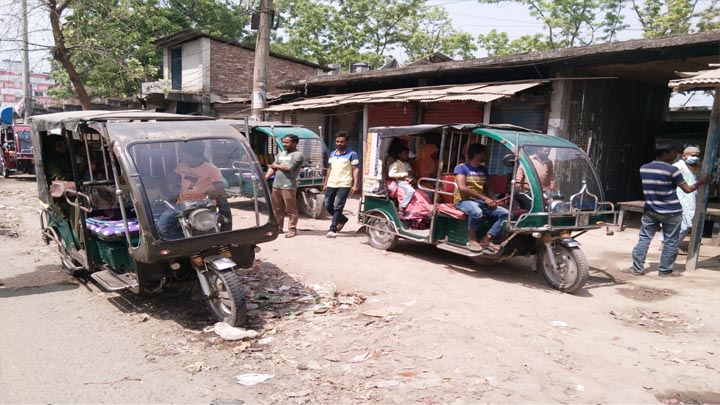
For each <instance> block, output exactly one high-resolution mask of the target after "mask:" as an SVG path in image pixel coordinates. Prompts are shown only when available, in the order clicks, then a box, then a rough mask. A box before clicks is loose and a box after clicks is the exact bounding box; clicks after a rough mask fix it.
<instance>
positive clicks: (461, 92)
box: [265, 80, 547, 112]
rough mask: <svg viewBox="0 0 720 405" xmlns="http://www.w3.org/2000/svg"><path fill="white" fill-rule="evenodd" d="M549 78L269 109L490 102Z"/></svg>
mask: <svg viewBox="0 0 720 405" xmlns="http://www.w3.org/2000/svg"><path fill="white" fill-rule="evenodd" d="M546 82H547V80H534V81H527V82H521V83H500V84H489V83H472V84H465V85H447V86H431V87H410V88H403V89H394V90H381V91H369V92H361V93H348V94H336V95H329V96H321V97H313V98H308V99H305V100H301V101H295V102H292V103H286V104H281V105H276V106H272V107H269V108H266V109H265V111H266V112H282V111H293V110H314V109H320V108H333V107H337V106H341V105H347V104H374V103H407V102H410V101H418V102H421V103H437V102H445V101H475V102H481V103H488V102H490V101H493V100H497V99H499V98H503V97H509V96H512V95H514V94H517V93H519V92H521V91H523V90H527V89H529V88H532V87H535V86H539V85H541V84H543V83H546Z"/></svg>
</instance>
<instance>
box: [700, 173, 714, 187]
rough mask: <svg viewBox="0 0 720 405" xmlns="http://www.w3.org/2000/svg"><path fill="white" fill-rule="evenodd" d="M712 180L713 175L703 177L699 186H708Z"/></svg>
mask: <svg viewBox="0 0 720 405" xmlns="http://www.w3.org/2000/svg"><path fill="white" fill-rule="evenodd" d="M712 179H713V176H712V175H707V176H702V177H701V178H700V179H699V180H698V182H697V184H698V185H700V186H702V185H703V184H708V183H710V182H711V181H712Z"/></svg>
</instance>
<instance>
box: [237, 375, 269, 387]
mask: <svg viewBox="0 0 720 405" xmlns="http://www.w3.org/2000/svg"><path fill="white" fill-rule="evenodd" d="M273 377H275V376H274V375H270V374H255V373H251V374H241V375H238V376H235V379H236V380H237V383H238V384H240V385H244V386H246V387H250V386H253V385H255V384H259V383H261V382H265V381H267V380H269V379H271V378H273Z"/></svg>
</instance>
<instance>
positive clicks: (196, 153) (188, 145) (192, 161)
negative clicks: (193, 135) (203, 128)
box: [180, 141, 205, 167]
mask: <svg viewBox="0 0 720 405" xmlns="http://www.w3.org/2000/svg"><path fill="white" fill-rule="evenodd" d="M180 160H182V161H183V162H185V163H187V164H189V165H190V166H193V167H194V166H199V165H201V164H202V163H203V162H204V161H205V143H204V142H203V141H190V142H185V143H183V144H182V146H180Z"/></svg>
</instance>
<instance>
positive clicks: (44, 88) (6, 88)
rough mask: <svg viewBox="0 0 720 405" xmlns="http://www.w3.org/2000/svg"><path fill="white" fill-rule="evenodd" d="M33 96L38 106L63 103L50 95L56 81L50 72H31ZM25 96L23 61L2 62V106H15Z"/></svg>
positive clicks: (0, 101)
mask: <svg viewBox="0 0 720 405" xmlns="http://www.w3.org/2000/svg"><path fill="white" fill-rule="evenodd" d="M30 85H31V86H32V93H33V94H32V98H33V101H34V102H35V105H36V106H43V107H47V106H51V105H57V104H61V102H60V101H58V100H56V99H54V98H52V97H50V96H48V94H47V92H48V90H49V89H50V88H51V87H52V86H54V85H55V81H54V80H53V79H52V78H51V77H50V74H48V73H33V72H31V73H30ZM24 96H25V94H24V92H23V85H22V63H20V62H15V61H12V60H3V61H1V62H0V107H14V106H15V105H16V104H17V103H19V102H20V101H21V100H22V99H23V97H24Z"/></svg>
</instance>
